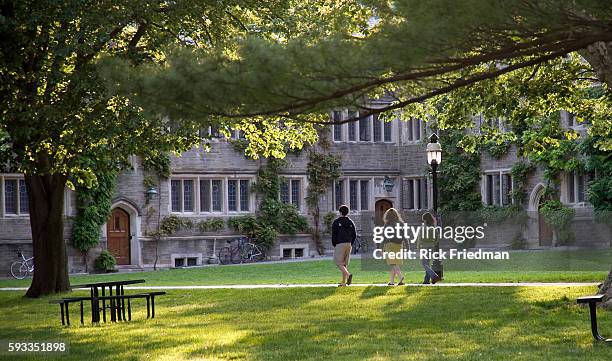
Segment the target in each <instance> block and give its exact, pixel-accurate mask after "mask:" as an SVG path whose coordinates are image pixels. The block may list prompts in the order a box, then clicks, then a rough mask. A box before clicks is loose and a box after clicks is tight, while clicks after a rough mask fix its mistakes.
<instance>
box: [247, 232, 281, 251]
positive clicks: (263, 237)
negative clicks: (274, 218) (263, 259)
mask: <svg viewBox="0 0 612 361" xmlns="http://www.w3.org/2000/svg"><path fill="white" fill-rule="evenodd" d="M253 237H255V239H254V241H255V244H257V245H259V246H262V247H263V248H265V249H266V250H268V249H270V248H271V247H272V246H273V245H274V242H275V241H276V238H277V237H278V233H277V232H276V230H275V229H274V227H271V226H263V227H259V228H257V229H256V230H255V232H254V234H253Z"/></svg>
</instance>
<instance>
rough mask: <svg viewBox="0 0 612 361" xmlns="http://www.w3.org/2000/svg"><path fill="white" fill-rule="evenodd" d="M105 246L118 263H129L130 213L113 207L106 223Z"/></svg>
mask: <svg viewBox="0 0 612 361" xmlns="http://www.w3.org/2000/svg"><path fill="white" fill-rule="evenodd" d="M106 235H107V240H108V244H107V248H108V251H109V252H110V253H111V254H112V255H113V257H115V259H116V260H117V264H118V265H122V264H130V215H129V214H128V213H127V212H126V211H124V210H123V209H121V208H115V209H113V211H112V212H111V216H110V218H109V219H108V222H107V223H106Z"/></svg>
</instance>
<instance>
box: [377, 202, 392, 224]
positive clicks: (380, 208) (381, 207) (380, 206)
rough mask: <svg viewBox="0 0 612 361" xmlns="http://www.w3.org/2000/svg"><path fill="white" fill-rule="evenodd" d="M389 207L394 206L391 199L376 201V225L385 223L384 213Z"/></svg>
mask: <svg viewBox="0 0 612 361" xmlns="http://www.w3.org/2000/svg"><path fill="white" fill-rule="evenodd" d="M389 208H393V203H391V201H390V200H388V199H380V200H378V201H376V204H375V205H374V209H375V212H374V223H375V225H376V226H382V225H383V215H384V214H385V212H386V211H387V210H388V209H389Z"/></svg>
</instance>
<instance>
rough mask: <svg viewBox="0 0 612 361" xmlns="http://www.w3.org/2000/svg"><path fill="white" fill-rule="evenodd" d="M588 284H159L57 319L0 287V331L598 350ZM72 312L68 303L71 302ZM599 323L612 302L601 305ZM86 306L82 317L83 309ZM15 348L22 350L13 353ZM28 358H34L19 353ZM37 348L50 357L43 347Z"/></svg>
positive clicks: (273, 351)
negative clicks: (94, 314) (153, 290)
mask: <svg viewBox="0 0 612 361" xmlns="http://www.w3.org/2000/svg"><path fill="white" fill-rule="evenodd" d="M594 291H595V289H594V287H553V288H551V287H499V288H497V287H495V288H477V287H462V288H417V287H348V288H306V289H249V290H197V291H180V290H170V291H169V292H168V294H167V295H166V296H164V297H160V298H159V301H158V302H157V307H156V309H157V315H156V318H155V319H153V320H151V319H149V320H147V319H146V314H145V312H144V305H143V304H142V302H141V303H140V304H137V305H136V306H135V307H136V309H137V311H136V312H135V313H134V315H133V321H131V322H128V323H116V324H112V323H106V324H101V325H100V326H92V325H91V324H89V322H87V323H86V325H85V326H80V325H78V323H75V324H73V326H71V327H62V326H61V324H60V321H59V315H58V307H57V306H56V305H50V304H47V301H48V300H49V298H43V299H40V300H29V299H24V298H22V297H21V293H19V292H2V293H0V334H2V336H1V338H2V339H8V340H24V339H25V340H49V339H63V340H67V341H69V342H70V346H71V349H70V354H68V355H64V356H61V359H62V360H262V359H264V360H283V361H285V360H306V359H308V360H311V359H312V360H509V359H512V360H555V361H557V360H606V361H607V360H609V359H610V355H611V352H612V350H611V349H610V348H609V347H605V346H601V345H596V344H593V342H592V341H591V335H590V330H589V321H588V309H586V308H582V307H579V306H577V305H576V304H575V298H576V297H578V296H580V295H585V294H591V293H593V292H594ZM72 311H73V312H72V315H71V316H72V321H73V323H74V322H75V321H77V317H76V316H77V313H76V311H77V308H76V307H74V308H73V310H72ZM600 312H601V313H600V320H601V321H600V328H601V330H602V333H604V334H605V333H606V331H607V332H608V333H609V334H612V314H611V313H609V312H605V311H600ZM86 317H89V312H88V311H87V313H86ZM20 359H28V358H27V357H20ZM30 359H34V358H30ZM45 359H49V357H46V358H45Z"/></svg>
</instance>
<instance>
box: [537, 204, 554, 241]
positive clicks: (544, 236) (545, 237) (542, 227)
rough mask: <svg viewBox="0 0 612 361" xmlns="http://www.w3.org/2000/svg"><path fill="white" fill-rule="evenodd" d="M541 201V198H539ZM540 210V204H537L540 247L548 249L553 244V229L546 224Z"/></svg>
mask: <svg viewBox="0 0 612 361" xmlns="http://www.w3.org/2000/svg"><path fill="white" fill-rule="evenodd" d="M540 200H542V198H540ZM541 208H542V202H539V205H538V230H539V234H540V246H543V247H550V246H552V242H553V229H552V226H551V225H550V224H549V223H548V222H546V220H545V219H544V217H543V216H542V212H540V209H541Z"/></svg>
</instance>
